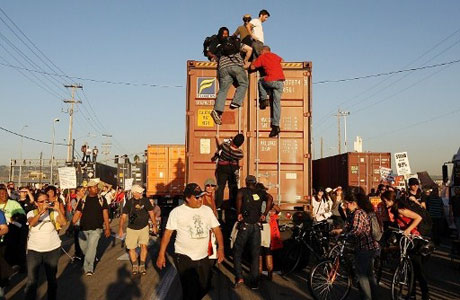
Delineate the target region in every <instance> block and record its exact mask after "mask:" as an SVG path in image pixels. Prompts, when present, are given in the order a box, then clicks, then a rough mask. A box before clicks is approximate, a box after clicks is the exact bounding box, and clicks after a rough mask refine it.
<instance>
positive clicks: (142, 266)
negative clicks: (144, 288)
mask: <svg viewBox="0 0 460 300" xmlns="http://www.w3.org/2000/svg"><path fill="white" fill-rule="evenodd" d="M139 273H141V274H142V275H145V274H147V270H146V269H145V265H140V266H139Z"/></svg>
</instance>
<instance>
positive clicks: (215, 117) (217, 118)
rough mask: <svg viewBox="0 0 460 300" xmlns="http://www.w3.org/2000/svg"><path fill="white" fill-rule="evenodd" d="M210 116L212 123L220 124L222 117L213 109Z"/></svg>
mask: <svg viewBox="0 0 460 300" xmlns="http://www.w3.org/2000/svg"><path fill="white" fill-rule="evenodd" d="M211 118H212V119H213V120H214V123H216V124H217V125H222V119H221V118H220V116H219V113H218V112H217V111H215V110H212V112H211Z"/></svg>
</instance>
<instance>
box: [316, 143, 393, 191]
mask: <svg viewBox="0 0 460 300" xmlns="http://www.w3.org/2000/svg"><path fill="white" fill-rule="evenodd" d="M380 167H385V168H391V153H387V152H385V153H371V152H364V153H358V152H349V153H344V154H340V155H335V156H330V157H326V158H321V159H316V160H314V161H313V186H314V187H315V188H318V187H323V188H326V187H331V188H334V187H337V186H339V185H340V186H342V187H349V186H359V187H361V188H363V189H364V191H365V192H366V193H369V192H370V191H371V189H372V188H376V187H377V186H378V185H379V183H381V177H380Z"/></svg>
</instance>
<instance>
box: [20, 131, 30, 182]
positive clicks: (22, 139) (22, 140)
mask: <svg viewBox="0 0 460 300" xmlns="http://www.w3.org/2000/svg"><path fill="white" fill-rule="evenodd" d="M27 127H29V126H28V125H24V126H23V127H22V129H21V149H20V152H19V161H20V163H19V179H18V186H19V187H20V186H21V183H22V144H23V142H24V129H26V128H27Z"/></svg>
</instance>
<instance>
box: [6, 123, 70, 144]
mask: <svg viewBox="0 0 460 300" xmlns="http://www.w3.org/2000/svg"><path fill="white" fill-rule="evenodd" d="M0 129H1V130H3V131H6V132H8V133H11V134H14V135H17V136H19V137H22V138H25V139H27V140H31V141H34V142H39V143H43V144H48V145H51V143H50V142H47V141H42V140H39V139H36V138H32V137H29V136H26V135H23V134H20V133H17V132H14V131H11V130H8V129H6V128H3V127H1V126H0ZM55 145H58V146H68V144H62V143H55Z"/></svg>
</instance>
